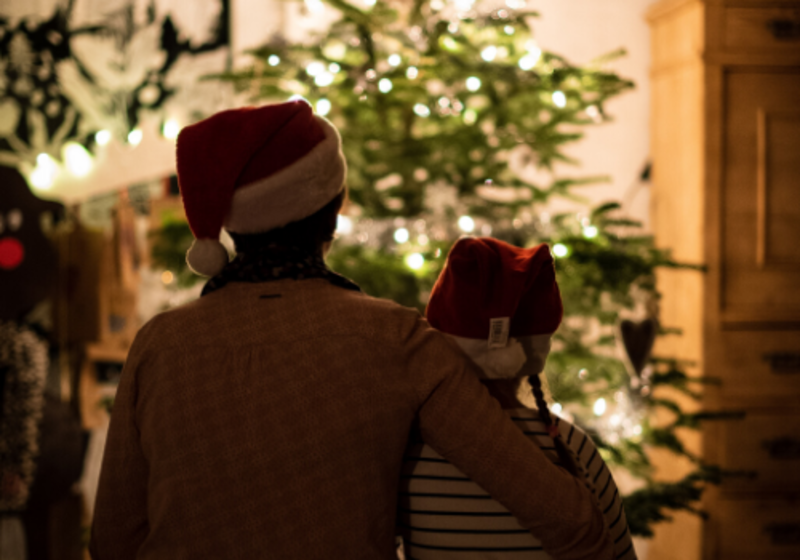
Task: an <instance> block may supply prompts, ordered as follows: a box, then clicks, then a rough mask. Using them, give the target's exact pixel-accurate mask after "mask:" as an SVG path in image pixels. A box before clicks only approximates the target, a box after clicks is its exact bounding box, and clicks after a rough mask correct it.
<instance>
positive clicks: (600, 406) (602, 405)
mask: <svg viewBox="0 0 800 560" xmlns="http://www.w3.org/2000/svg"><path fill="white" fill-rule="evenodd" d="M592 411H593V412H594V414H595V416H602V415H603V414H605V413H606V400H605V399H604V398H602V397H601V398H599V399H597V400H596V401H594V406H593V407H592Z"/></svg>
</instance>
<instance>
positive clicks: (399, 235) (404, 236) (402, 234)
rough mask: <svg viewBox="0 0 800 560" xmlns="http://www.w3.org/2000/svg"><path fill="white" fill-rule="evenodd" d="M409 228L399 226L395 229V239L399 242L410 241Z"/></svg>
mask: <svg viewBox="0 0 800 560" xmlns="http://www.w3.org/2000/svg"><path fill="white" fill-rule="evenodd" d="M408 237H409V236H408V230H407V229H406V228H402V227H401V228H397V229H396V230H395V231H394V240H395V241H397V242H398V243H405V242H406V241H408Z"/></svg>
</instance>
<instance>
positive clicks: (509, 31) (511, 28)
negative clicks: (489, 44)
mask: <svg viewBox="0 0 800 560" xmlns="http://www.w3.org/2000/svg"><path fill="white" fill-rule="evenodd" d="M503 31H505V32H506V35H513V34H514V26H513V25H506V26H505V27H504V28H503Z"/></svg>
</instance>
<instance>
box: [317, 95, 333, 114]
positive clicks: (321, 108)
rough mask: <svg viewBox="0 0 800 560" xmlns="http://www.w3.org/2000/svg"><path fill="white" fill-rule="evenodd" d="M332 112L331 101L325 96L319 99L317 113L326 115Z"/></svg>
mask: <svg viewBox="0 0 800 560" xmlns="http://www.w3.org/2000/svg"><path fill="white" fill-rule="evenodd" d="M330 112H331V102H330V101H329V100H327V99H325V98H324V97H323V98H322V99H320V100H319V101H317V114H318V115H319V116H321V117H324V116H325V115H327V114H328V113H330Z"/></svg>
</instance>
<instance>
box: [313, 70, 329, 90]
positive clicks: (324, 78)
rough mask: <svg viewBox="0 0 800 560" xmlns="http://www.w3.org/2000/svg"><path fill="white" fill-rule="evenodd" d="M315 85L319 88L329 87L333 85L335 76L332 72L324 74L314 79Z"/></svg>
mask: <svg viewBox="0 0 800 560" xmlns="http://www.w3.org/2000/svg"><path fill="white" fill-rule="evenodd" d="M314 83H315V84H317V85H318V86H319V87H326V86H329V85H331V84H332V83H333V74H331V73H330V72H322V73H321V74H319V75H318V76H317V77H316V78H314Z"/></svg>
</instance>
